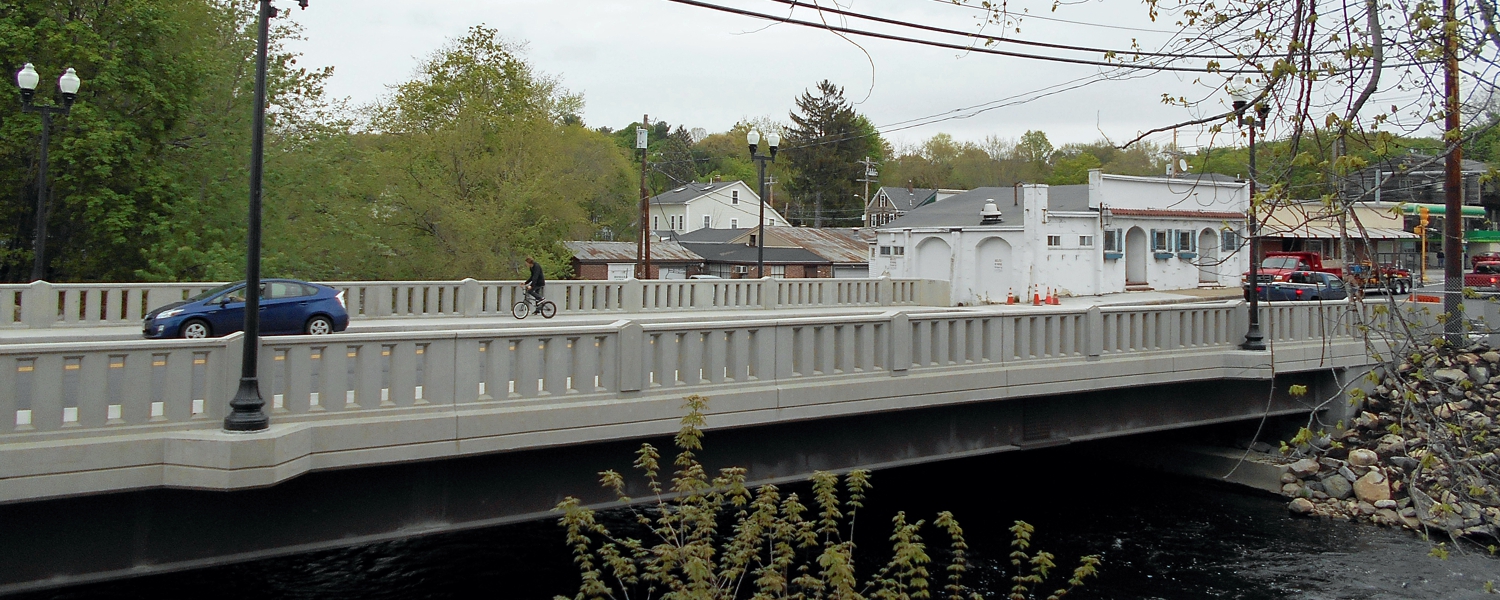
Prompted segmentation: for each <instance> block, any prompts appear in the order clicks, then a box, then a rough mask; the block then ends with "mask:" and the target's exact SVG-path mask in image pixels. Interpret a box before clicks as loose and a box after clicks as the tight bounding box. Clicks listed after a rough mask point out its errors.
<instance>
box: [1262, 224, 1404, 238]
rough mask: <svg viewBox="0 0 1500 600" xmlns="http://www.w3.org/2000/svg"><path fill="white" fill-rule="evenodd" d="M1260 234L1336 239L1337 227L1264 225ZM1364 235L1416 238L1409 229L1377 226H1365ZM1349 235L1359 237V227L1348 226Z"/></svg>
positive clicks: (1280, 236)
mask: <svg viewBox="0 0 1500 600" xmlns="http://www.w3.org/2000/svg"><path fill="white" fill-rule="evenodd" d="M1260 235H1261V237H1273V238H1299V239H1305V240H1320V239H1322V240H1336V239H1338V238H1339V229H1338V228H1337V227H1314V226H1311V225H1303V226H1301V227H1295V228H1284V227H1276V226H1274V225H1273V226H1269V227H1266V228H1265V229H1264V230H1262V231H1261V234H1260ZM1365 235H1366V236H1368V237H1369V238H1370V239H1372V240H1414V239H1417V234H1415V233H1412V232H1410V231H1402V230H1400V229H1381V228H1377V227H1367V228H1365ZM1349 237H1351V238H1357V237H1360V234H1359V229H1357V228H1354V227H1350V228H1349Z"/></svg>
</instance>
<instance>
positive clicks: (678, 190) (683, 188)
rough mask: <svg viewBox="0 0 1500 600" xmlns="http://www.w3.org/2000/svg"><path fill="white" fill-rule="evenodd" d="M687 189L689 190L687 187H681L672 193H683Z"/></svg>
mask: <svg viewBox="0 0 1500 600" xmlns="http://www.w3.org/2000/svg"><path fill="white" fill-rule="evenodd" d="M685 189H687V186H682V187H680V188H677V189H675V190H672V191H673V192H680V191H682V190H685Z"/></svg>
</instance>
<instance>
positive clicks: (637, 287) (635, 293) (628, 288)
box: [620, 277, 646, 352]
mask: <svg viewBox="0 0 1500 600" xmlns="http://www.w3.org/2000/svg"><path fill="white" fill-rule="evenodd" d="M645 293H646V282H644V281H641V280H639V279H636V278H634V277H632V278H630V279H626V280H625V281H623V282H620V309H621V310H623V311H625V312H627V313H636V312H641V302H643V301H644V296H645ZM621 348H622V351H623V348H626V346H624V345H622V346H621ZM631 351H632V352H633V351H634V350H631Z"/></svg>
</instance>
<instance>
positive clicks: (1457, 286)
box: [1443, 0, 1467, 348]
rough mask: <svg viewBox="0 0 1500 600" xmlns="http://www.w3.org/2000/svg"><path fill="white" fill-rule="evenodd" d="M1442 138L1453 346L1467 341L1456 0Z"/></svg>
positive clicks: (1447, 38) (1446, 12)
mask: <svg viewBox="0 0 1500 600" xmlns="http://www.w3.org/2000/svg"><path fill="white" fill-rule="evenodd" d="M1443 63H1444V64H1443V116H1444V127H1443V130H1444V131H1443V140H1444V142H1446V145H1447V146H1448V156H1447V159H1446V162H1445V163H1444V171H1445V173H1444V175H1446V177H1444V178H1443V200H1444V205H1445V206H1444V211H1443V254H1444V257H1443V261H1444V262H1443V313H1444V314H1445V315H1447V319H1446V320H1445V322H1444V324H1443V333H1444V337H1445V338H1446V339H1447V342H1448V344H1449V345H1450V346H1453V347H1457V348H1462V347H1464V346H1465V345H1467V342H1466V341H1465V335H1464V327H1463V325H1464V315H1463V314H1462V311H1461V310H1460V308H1459V307H1460V305H1461V303H1462V302H1463V285H1464V246H1463V235H1464V216H1463V208H1464V196H1463V165H1462V163H1463V156H1464V155H1463V146H1462V145H1460V144H1459V139H1460V137H1461V136H1462V134H1463V132H1462V131H1460V130H1459V122H1458V115H1459V113H1458V21H1457V16H1456V12H1455V10H1454V7H1453V0H1443Z"/></svg>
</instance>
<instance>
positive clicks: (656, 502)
mask: <svg viewBox="0 0 1500 600" xmlns="http://www.w3.org/2000/svg"><path fill="white" fill-rule="evenodd" d="M707 403H708V400H707V399H706V398H704V397H702V396H697V395H694V396H688V397H687V398H686V402H685V404H684V408H685V409H686V410H687V413H686V415H685V416H684V417H683V419H682V427H681V428H680V429H679V430H678V432H677V435H676V437H675V439H674V440H673V441H674V443H675V445H676V446H677V449H678V453H677V457H676V458H675V459H674V460H673V461H672V464H671V466H670V468H672V469H674V470H673V472H672V474H671V477H670V479H667V478H666V477H665V476H664V474H663V469H664V468H668V467H666V466H664V465H663V464H662V463H661V455H660V453H659V452H658V451H657V449H656V448H655V447H653V446H652V445H650V444H642V445H641V449H640V450H639V451H638V452H637V453H636V460H635V464H634V466H635V468H636V469H637V470H639V471H640V474H641V476H642V478H643V479H644V490H645V491H646V492H647V493H649V494H650V496H651V498H650V500H649V501H648V502H647V503H646V505H647V506H648V508H647V509H646V510H641V509H639V508H637V507H636V503H635V499H633V498H631V497H630V496H629V495H628V493H627V489H628V488H630V487H631V486H630V484H629V483H628V482H627V481H626V478H625V476H624V475H623V474H621V473H618V472H616V471H612V470H611V471H604V472H602V473H600V474H599V476H600V483H601V484H602V485H603V486H604V487H605V488H607V489H609V490H612V491H613V492H614V494H615V495H616V496H617V497H618V499H619V500H620V502H621V503H622V505H624V506H625V507H626V508H625V509H624V510H628V511H629V512H630V515H631V516H633V517H634V519H633V521H634V525H635V529H637V530H639V532H641V533H644V534H646V535H645V536H644V537H631V536H630V535H628V533H627V532H620V531H616V530H612V529H610V528H609V527H607V526H606V525H604V524H603V523H602V522H601V520H600V519H599V518H598V515H597V514H596V513H595V512H594V511H593V510H591V509H589V508H587V507H584V506H583V505H582V503H581V502H580V501H579V500H578V499H577V498H573V497H569V498H567V499H565V500H563V501H562V502H561V503H559V504H558V506H557V510H558V511H560V512H561V513H562V516H561V517H560V518H559V519H558V524H559V525H560V526H561V527H562V528H563V530H564V531H565V532H566V541H567V544H568V546H569V547H570V548H571V549H572V552H573V558H574V562H575V563H576V564H577V565H578V567H579V571H580V574H581V576H582V583H581V585H580V587H579V591H578V594H577V596H576V598H577V599H578V600H585V599H588V598H617V599H621V600H623V599H627V598H658V597H659V598H662V599H664V600H733V599H735V598H747V597H748V598H755V599H766V600H769V599H777V598H801V599H806V600H814V599H828V600H856V599H866V598H868V599H871V600H915V599H920V598H932V597H933V593H934V591H937V593H938V594H940V596H941V597H943V598H948V599H950V600H962V599H966V598H973V599H976V600H977V599H978V598H981V597H982V596H981V595H980V594H979V593H978V592H976V591H975V590H973V589H971V588H970V587H969V586H968V585H966V584H965V583H964V576H965V574H966V573H967V572H968V569H969V562H968V544H967V543H966V542H965V541H964V533H963V529H962V527H960V526H959V524H958V521H957V520H956V519H955V518H954V517H953V515H952V514H951V513H948V512H942V513H939V514H938V515H937V518H936V519H935V520H934V521H933V522H932V526H933V527H935V528H936V529H938V530H940V532H941V533H942V534H943V535H945V536H946V537H947V539H948V547H947V552H948V554H949V560H948V563H947V565H946V566H945V567H944V569H943V571H942V572H940V573H934V572H933V571H932V568H931V566H930V565H932V563H933V558H932V556H931V555H929V552H928V545H927V542H926V541H925V540H924V539H923V530H924V528H926V527H928V524H927V522H926V521H925V520H917V521H909V520H908V517H907V515H906V513H904V512H898V513H896V515H895V516H894V517H893V518H892V521H891V534H890V537H889V538H888V541H889V543H890V552H889V557H888V559H887V560H886V561H885V562H884V564H882V565H881V566H880V568H878V569H876V570H875V572H874V573H870V574H868V575H865V576H861V575H860V573H859V568H858V567H859V564H860V563H859V561H857V560H856V545H855V542H854V540H855V535H854V524H855V517H856V515H857V514H858V513H859V510H860V509H861V508H863V507H864V502H865V499H866V495H867V494H868V492H869V490H870V489H871V483H870V473H869V472H868V471H864V470H854V471H851V472H849V474H848V475H846V476H845V477H843V478H842V480H841V479H840V478H839V476H838V475H835V474H833V473H828V472H821V471H820V472H817V473H814V474H813V476H812V496H811V497H810V498H808V499H806V500H804V499H803V498H801V497H800V496H799V495H798V494H797V493H795V492H791V493H787V492H784V491H783V490H781V489H780V488H779V487H777V486H775V485H763V486H760V487H759V488H756V489H754V490H752V489H750V487H749V486H747V485H746V471H745V469H743V468H740V467H726V468H723V469H720V470H719V472H718V474H717V475H713V474H710V473H709V472H708V470H707V468H706V467H704V465H703V464H702V462H700V461H699V459H698V453H699V452H700V451H702V449H703V431H702V427H703V425H704V422H705V421H704V416H703V411H704V410H706V409H707V406H708V404H707ZM840 488H842V490H841V489H840ZM1032 532H1033V531H1032V528H1031V526H1030V525H1027V524H1026V523H1023V522H1020V521H1017V522H1016V524H1015V527H1014V528H1012V533H1013V534H1014V536H1015V538H1014V540H1013V541H1012V544H1011V545H1012V549H1013V551H1012V553H1011V555H1010V558H1011V563H1012V565H1013V566H1014V568H1015V573H1014V575H1013V577H1012V580H1011V581H1012V584H1013V587H1012V588H1011V590H1010V595H1009V596H1008V597H1009V598H1012V599H1014V600H1026V599H1028V598H1032V597H1034V595H1035V594H1036V593H1037V590H1038V588H1040V587H1041V586H1042V585H1044V584H1045V582H1046V580H1047V579H1048V577H1049V575H1050V573H1051V571H1052V569H1054V568H1056V564H1055V563H1054V562H1053V559H1054V558H1055V557H1054V556H1053V555H1051V554H1049V553H1047V552H1040V551H1038V552H1035V553H1034V554H1033V553H1032V552H1031V550H1030V545H1031V535H1032ZM1098 564H1099V558H1098V557H1097V556H1085V557H1083V558H1082V559H1081V560H1080V561H1079V565H1078V567H1077V568H1075V569H1074V570H1073V572H1072V577H1071V578H1070V579H1069V580H1068V581H1067V582H1066V583H1065V584H1064V585H1063V587H1061V588H1058V589H1057V590H1056V591H1054V592H1052V593H1051V595H1049V596H1048V598H1049V599H1058V598H1062V597H1063V596H1065V595H1067V594H1068V593H1069V592H1070V591H1072V590H1074V589H1076V588H1077V587H1079V586H1081V585H1083V580H1084V579H1085V578H1087V577H1090V576H1093V575H1094V574H1095V573H1096V572H1097V567H1098ZM939 584H942V587H941V589H940V590H934V588H935V587H936V586H937V585H939Z"/></svg>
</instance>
